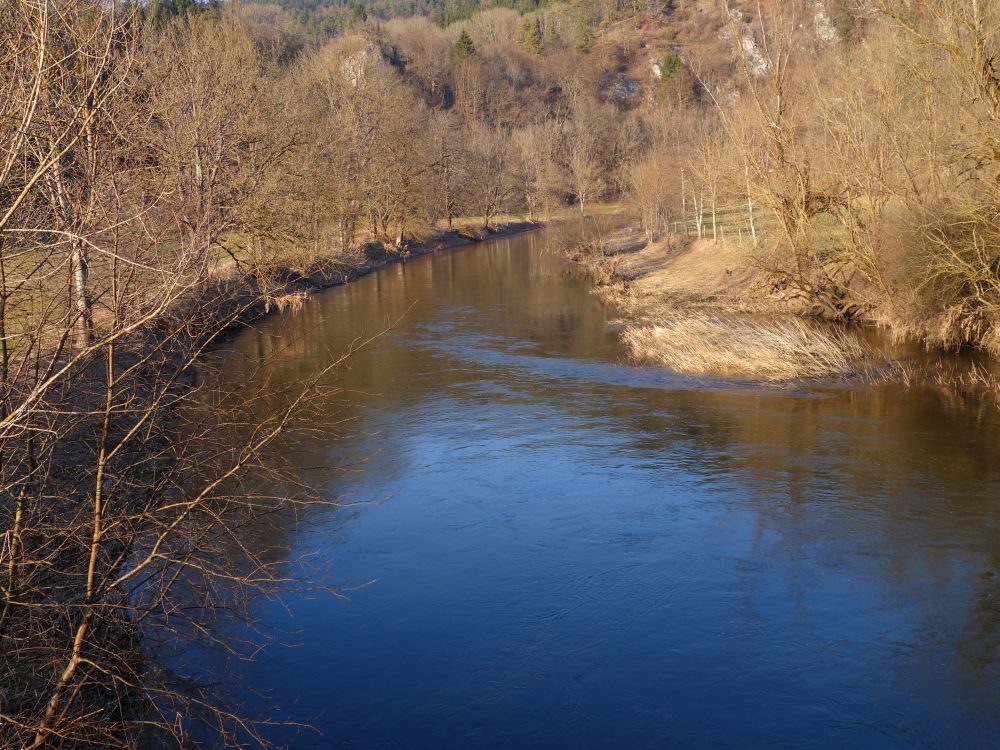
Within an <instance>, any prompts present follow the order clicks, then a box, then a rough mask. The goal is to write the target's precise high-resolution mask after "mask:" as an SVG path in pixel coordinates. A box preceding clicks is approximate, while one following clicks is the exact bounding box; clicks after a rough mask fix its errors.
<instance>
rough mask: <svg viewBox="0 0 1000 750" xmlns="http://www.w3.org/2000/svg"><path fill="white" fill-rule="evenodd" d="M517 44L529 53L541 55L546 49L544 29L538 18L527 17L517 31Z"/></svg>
mask: <svg viewBox="0 0 1000 750" xmlns="http://www.w3.org/2000/svg"><path fill="white" fill-rule="evenodd" d="M517 46H518V47H520V48H521V50H522V51H524V52H527V53H528V54H529V55H540V54H542V50H544V49H545V44H544V43H543V42H542V29H541V28H540V27H539V25H538V19H537V18H525V19H524V20H523V21H521V28H520V29H519V30H518V32H517Z"/></svg>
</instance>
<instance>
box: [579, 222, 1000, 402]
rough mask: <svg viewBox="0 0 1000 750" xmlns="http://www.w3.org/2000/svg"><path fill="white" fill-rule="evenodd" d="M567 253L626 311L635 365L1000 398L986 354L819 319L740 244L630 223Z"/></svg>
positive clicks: (625, 333)
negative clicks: (650, 231)
mask: <svg viewBox="0 0 1000 750" xmlns="http://www.w3.org/2000/svg"><path fill="white" fill-rule="evenodd" d="M566 254H567V256H568V257H569V258H570V260H572V261H573V262H575V263H576V264H578V265H579V266H580V267H581V268H582V269H583V270H584V271H585V272H586V273H587V274H588V275H589V276H590V278H591V279H592V280H593V282H594V284H595V293H596V294H597V295H598V296H599V297H600V298H601V299H602V301H604V302H605V303H607V304H609V305H612V306H613V307H614V308H615V309H617V310H618V311H619V312H620V314H621V319H620V321H619V323H620V326H621V329H622V338H623V341H624V343H625V344H626V346H627V348H628V350H629V352H630V353H631V355H632V356H633V358H634V359H635V360H636V361H637V362H642V363H648V364H657V365H661V366H665V367H668V368H670V369H672V370H675V371H677V372H682V373H686V374H692V375H706V374H707V375H716V376H724V377H739V378H748V379H753V380H763V381H783V380H795V379H829V378H841V379H843V378H859V377H860V378H865V379H870V380H871V379H875V380H896V381H900V382H904V383H907V384H914V383H922V384H929V385H933V386H934V387H948V388H955V389H958V390H960V391H963V392H970V393H982V392H984V391H986V392H989V393H991V394H992V395H993V396H998V395H1000V388H998V381H997V375H996V373H995V372H994V371H993V369H992V367H991V365H992V364H994V363H993V362H992V361H991V360H990V359H989V358H987V357H986V356H985V355H982V356H979V357H974V356H970V357H968V358H958V357H955V356H953V355H952V354H950V353H947V352H944V351H942V350H935V349H933V348H928V347H926V346H923V345H920V344H919V342H917V341H916V340H914V339H908V338H907V337H906V336H905V333H899V334H897V333H896V332H895V328H891V327H888V326H887V325H883V326H880V327H879V326H877V325H876V322H875V321H872V322H868V321H865V320H856V321H855V322H854V323H852V324H846V325H845V324H832V323H828V322H824V321H819V320H816V319H815V316H814V311H813V310H811V309H810V308H809V307H808V306H806V305H805V304H804V303H801V302H797V301H795V300H794V299H791V300H790V299H789V298H788V296H787V295H784V294H783V293H782V291H781V290H780V289H779V288H778V287H777V286H776V285H775V284H774V282H773V280H772V279H770V278H769V277H768V275H767V274H766V273H765V272H763V271H762V270H761V269H760V267H759V265H757V264H754V263H753V262H752V259H751V256H750V250H749V248H747V247H744V246H741V245H740V244H735V243H727V242H715V241H712V240H708V239H693V238H686V237H683V236H678V235H673V236H670V237H668V238H666V239H663V240H660V241H657V242H652V243H650V242H647V241H646V238H645V236H644V235H643V234H642V232H640V231H639V230H637V229H636V228H635V227H631V226H630V227H625V228H622V229H619V230H616V231H612V232H607V233H603V234H600V235H599V236H598V237H597V238H596V239H593V238H592V239H590V240H588V241H586V242H580V243H577V244H576V245H574V246H572V247H570V248H568V249H567V253H566ZM880 332H881V333H880Z"/></svg>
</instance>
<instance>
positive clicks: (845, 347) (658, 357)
mask: <svg viewBox="0 0 1000 750" xmlns="http://www.w3.org/2000/svg"><path fill="white" fill-rule="evenodd" d="M622 337H623V339H624V341H625V344H626V345H627V346H628V348H629V350H630V352H631V354H632V356H633V357H634V358H635V359H636V360H638V361H641V362H649V363H653V364H659V365H664V366H666V367H668V368H670V369H671V370H674V371H676V372H681V373H685V374H690V375H717V376H723V377H740V378H752V379H755V380H766V381H782V380H796V379H817V378H832V377H845V376H850V375H855V374H858V373H861V372H865V371H867V370H868V369H869V366H870V364H871V363H872V361H873V360H874V359H875V357H874V353H873V352H872V350H871V349H870V348H869V347H868V346H866V345H865V344H864V342H862V340H861V339H860V338H858V336H856V335H855V334H853V333H851V332H850V331H847V330H843V329H840V328H836V327H833V326H829V327H827V326H823V327H821V326H818V325H813V324H810V323H807V322H805V321H803V320H800V319H798V318H792V317H786V318H770V319H760V318H752V317H744V316H730V315H711V314H705V313H692V314H685V315H677V316H674V317H668V318H662V319H658V320H655V321H653V322H646V323H642V324H637V325H635V326H632V327H630V328H628V329H626V330H625V332H624V333H623V334H622Z"/></svg>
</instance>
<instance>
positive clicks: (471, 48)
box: [455, 29, 476, 59]
mask: <svg viewBox="0 0 1000 750" xmlns="http://www.w3.org/2000/svg"><path fill="white" fill-rule="evenodd" d="M474 54H476V45H475V44H474V43H473V41H472V37H471V36H469V34H468V32H467V31H466V30H465V29H462V33H461V34H459V35H458V41H457V42H455V57H458V58H460V59H464V58H467V57H472V56H473V55H474Z"/></svg>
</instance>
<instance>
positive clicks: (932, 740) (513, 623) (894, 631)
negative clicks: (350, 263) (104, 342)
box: [218, 229, 1000, 748]
mask: <svg viewBox="0 0 1000 750" xmlns="http://www.w3.org/2000/svg"><path fill="white" fill-rule="evenodd" d="M546 231H547V232H549V233H552V232H555V231H558V229H554V230H546ZM546 242H547V236H546V232H540V233H534V234H530V235H521V236H516V237H512V238H508V239H502V240H495V241H492V242H489V243H484V244H482V245H480V246H476V247H471V248H467V249H463V250H458V251H453V252H446V253H441V254H437V255H434V256H428V257H424V258H420V259H417V260H414V261H411V262H408V263H406V264H401V265H396V266H391V267H388V268H386V269H384V270H383V271H381V272H380V273H377V274H374V275H371V276H368V277H366V278H364V279H361V280H359V281H358V282H356V283H353V284H351V285H348V286H345V287H340V288H337V289H332V290H329V291H327V292H325V293H323V294H320V295H317V296H316V297H315V298H314V300H313V301H312V302H311V303H310V304H308V305H306V306H305V308H304V309H303V310H301V311H300V312H298V313H296V314H294V315H284V316H278V317H273V318H269V319H266V320H264V321H262V322H261V323H260V324H259V325H258V326H256V327H255V328H254V329H251V330H247V331H244V332H242V333H241V334H239V335H238V336H236V337H234V339H233V340H232V341H230V342H229V345H228V346H227V349H226V351H224V352H221V353H220V354H219V355H218V356H219V357H220V358H221V362H222V364H223V368H222V372H223V373H224V375H223V377H226V378H229V379H231V381H232V382H235V383H241V384H242V379H247V382H246V384H245V385H243V386H242V387H245V388H247V389H251V390H252V389H254V388H255V387H257V385H256V384H257V383H258V382H264V381H265V380H266V381H267V382H269V383H274V382H281V381H282V380H288V381H292V380H301V379H302V378H304V377H308V376H309V375H310V374H311V373H314V372H316V371H317V370H319V369H320V368H322V367H323V366H324V365H326V364H327V363H328V362H330V361H331V360H332V359H333V358H335V357H337V356H338V355H339V354H340V353H341V352H342V351H343V350H344V349H345V348H346V347H347V346H348V345H349V344H350V342H351V341H353V340H356V339H357V338H358V337H364V336H367V335H371V334H373V333H376V332H378V331H380V330H382V329H383V328H384V327H385V326H386V324H387V323H388V322H390V321H393V320H395V319H397V318H398V317H399V316H401V315H403V313H404V312H405V313H406V315H405V318H404V320H403V322H402V324H401V325H400V326H399V327H398V328H397V329H396V330H394V331H392V332H391V333H390V334H389V335H388V336H387V337H386V338H385V340H383V341H382V342H381V343H380V344H379V345H378V346H376V347H374V348H372V349H370V350H366V351H364V352H362V353H360V354H357V355H356V356H354V357H353V358H352V359H351V361H350V362H349V364H348V366H346V367H345V368H344V369H343V370H342V371H341V372H340V374H339V385H340V386H341V387H342V388H343V389H344V390H343V392H341V393H340V394H339V395H338V396H337V397H336V398H333V399H331V400H330V402H329V403H328V404H326V405H324V409H325V410H326V411H327V412H328V413H329V415H331V416H333V415H336V416H337V417H338V418H345V419H349V420H350V422H349V423H348V424H347V426H346V428H345V432H346V434H342V435H339V436H337V437H334V436H332V435H328V434H315V435H314V436H313V437H312V438H311V439H309V440H305V441H302V440H300V441H297V442H296V443H295V444H286V445H284V446H282V447H281V448H280V450H281V451H282V453H281V455H280V459H281V460H282V461H284V462H287V464H288V465H289V466H290V467H292V468H293V469H294V471H295V472H296V473H297V474H298V475H299V476H301V477H302V478H303V479H305V480H307V481H308V482H311V483H314V484H316V485H319V486H322V487H324V488H325V490H326V492H327V494H328V495H329V496H330V497H343V498H347V499H349V500H352V501H358V502H360V503H363V504H362V505H360V506H359V507H352V508H350V509H346V510H344V511H340V512H332V511H331V512H326V513H322V514H320V513H314V514H312V515H311V516H308V517H306V518H304V519H298V521H297V522H293V521H292V520H291V519H286V520H285V521H282V522H280V523H279V522H276V524H275V525H274V526H273V527H269V528H255V529H250V530H248V532H247V533H248V535H253V534H257V535H260V539H259V540H254V539H249V540H248V541H250V542H251V543H257V542H259V543H260V544H262V545H271V544H273V543H274V538H275V537H280V539H281V540H282V542H283V543H284V544H287V545H288V547H289V548H290V549H291V551H292V552H291V554H290V557H289V563H288V564H289V565H290V566H292V567H295V566H298V565H300V564H302V561H303V560H306V559H310V560H316V559H319V560H322V561H323V562H324V563H325V564H327V565H328V567H327V568H325V569H326V570H328V571H329V572H328V575H329V576H331V580H330V582H331V583H336V584H340V585H345V586H353V585H358V584H362V583H365V582H368V581H372V580H375V581H376V582H375V583H373V584H372V585H369V586H365V587H363V588H360V589H358V590H356V591H354V592H353V593H351V595H350V597H349V599H348V600H347V601H342V600H335V599H332V598H326V597H307V596H300V595H291V596H290V597H289V598H288V601H287V604H288V609H287V611H286V610H285V609H283V608H282V607H281V606H278V605H276V604H274V603H270V602H261V603H260V605H259V611H258V614H259V616H260V617H261V618H262V620H263V621H264V622H265V623H268V624H270V625H273V626H274V627H277V628H283V629H288V630H289V631H295V633H296V635H295V636H294V638H293V640H295V641H296V642H297V643H298V644H299V645H298V646H297V647H296V648H275V649H272V650H270V651H268V652H267V653H266V654H264V655H263V656H262V657H261V658H259V659H258V660H257V661H256V662H254V663H253V664H240V665H239V667H238V674H237V675H236V676H237V677H238V678H239V680H240V681H241V682H242V683H244V684H246V685H247V686H248V687H250V688H254V689H261V690H266V691H269V698H268V699H267V700H265V699H261V698H252V699H248V700H249V701H250V703H251V705H252V706H253V707H255V708H257V709H260V710H264V709H266V708H268V707H271V706H279V707H282V708H283V709H284V712H285V715H287V716H290V717H291V718H293V719H296V720H302V721H311V722H312V723H313V724H314V725H315V726H316V727H317V728H318V729H319V730H320V731H321V734H313V733H303V734H298V733H293V732H291V731H290V730H284V729H275V730H274V735H273V737H274V739H275V740H276V741H279V742H288V743H290V744H291V745H292V746H294V747H303V748H333V747H365V748H369V747H435V748H440V747H463V748H466V747H490V748H495V747H562V746H566V747H611V746H616V747H617V746H627V747H628V746H663V745H670V746H682V747H692V746H697V747H773V746H775V745H776V744H780V745H794V746H804V747H843V746H845V745H851V746H854V747H914V746H917V747H945V746H949V747H950V746H963V747H989V746H991V745H992V744H993V743H994V742H995V740H996V738H997V737H998V736H1000V711H998V709H1000V680H998V677H1000V666H998V662H997V650H998V648H1000V525H998V519H1000V507H998V506H1000V468H998V465H1000V464H998V460H997V459H998V458H1000V455H998V451H1000V448H998V446H1000V440H998V438H1000V414H998V410H996V408H995V407H992V406H988V405H977V404H975V403H970V402H963V403H961V404H959V403H957V402H956V401H954V400H951V399H950V398H948V397H947V396H946V395H945V394H942V393H941V392H940V391H932V390H920V389H909V390H907V389H904V388H901V387H899V386H879V387H868V386H864V387H862V386H852V387H843V388H841V387H834V386H826V387H819V386H815V387H809V388H805V387H802V388H785V389H775V388H765V387H759V386H754V385H752V384H746V383H728V382H720V381H710V380H698V379H691V378H687V377H680V376H677V375H675V374H672V373H669V372H665V371H662V370H658V369H655V368H645V367H633V366H629V365H627V364H623V357H624V352H623V351H622V349H621V348H620V346H619V344H618V341H617V337H616V336H615V334H614V333H613V331H611V330H610V327H609V320H610V319H611V318H613V317H614V313H613V311H608V310H606V309H605V308H603V307H602V306H601V305H600V304H599V303H598V302H597V301H596V299H595V298H594V297H593V296H592V295H591V294H590V293H589V289H588V286H587V283H586V282H585V281H583V280H581V279H579V278H578V277H577V276H576V275H575V274H573V273H571V272H570V270H569V269H568V268H567V267H566V266H565V265H564V263H563V262H562V261H561V260H560V259H559V257H558V256H557V255H556V254H555V253H552V252H548V251H547V250H546V247H547V245H546ZM407 311H408V312H407ZM257 368H260V370H261V371H260V373H259V376H258V378H256V379H255V378H247V375H246V374H247V373H249V372H253V371H255V370H256V369H257ZM347 519H350V520H349V522H346V520H347Z"/></svg>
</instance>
